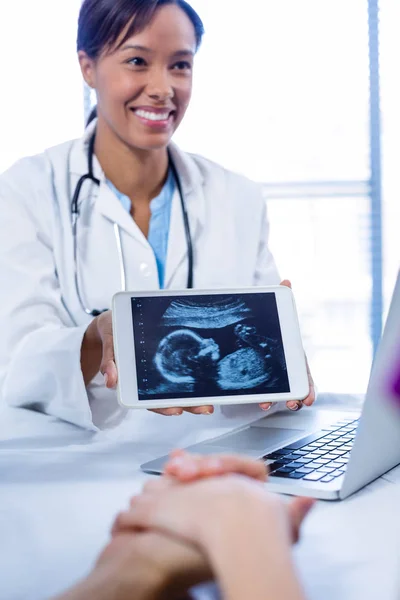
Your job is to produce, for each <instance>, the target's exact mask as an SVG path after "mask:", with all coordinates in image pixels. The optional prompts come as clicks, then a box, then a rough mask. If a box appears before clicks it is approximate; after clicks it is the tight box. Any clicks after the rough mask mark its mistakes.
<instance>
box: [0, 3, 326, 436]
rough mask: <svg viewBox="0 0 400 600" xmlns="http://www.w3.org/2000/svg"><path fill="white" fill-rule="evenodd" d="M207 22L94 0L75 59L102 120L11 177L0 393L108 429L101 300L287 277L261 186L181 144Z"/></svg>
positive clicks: (116, 418)
mask: <svg viewBox="0 0 400 600" xmlns="http://www.w3.org/2000/svg"><path fill="white" fill-rule="evenodd" d="M202 35H203V25H202V22H201V20H200V18H199V16H198V15H197V14H196V13H195V11H194V10H193V9H192V8H191V7H190V6H189V4H187V3H186V2H185V1H184V0H130V1H127V0H85V1H84V2H83V5H82V8H81V12H80V16H79V30H78V56H79V62H80V66H81V70H82V74H83V77H84V79H85V81H86V83H87V84H88V85H89V86H90V87H91V88H93V89H95V91H96V95H97V117H96V118H95V119H94V120H93V121H92V122H91V123H90V125H89V126H88V127H87V130H86V131H85V133H84V136H83V138H82V139H79V140H75V141H72V142H66V143H64V144H62V145H60V146H57V147H55V148H51V149H49V150H47V151H45V152H44V153H43V154H41V155H39V156H35V157H31V158H25V159H23V160H21V161H20V162H18V163H17V164H16V165H14V166H13V167H12V168H11V169H10V170H9V171H8V172H6V173H5V174H4V175H2V177H1V178H0V214H1V218H0V289H1V298H2V305H1V311H0V331H1V332H2V335H1V338H0V394H1V398H2V400H3V401H6V402H8V403H9V404H11V405H14V406H27V407H32V408H35V409H36V410H42V411H45V412H47V413H50V414H52V415H54V416H57V417H59V418H62V419H65V420H68V421H70V422H73V423H75V424H77V425H80V426H84V427H88V428H93V427H96V426H97V427H112V426H114V425H116V424H117V423H119V422H121V420H122V419H123V418H124V417H125V415H126V411H124V410H123V409H122V408H121V407H120V406H119V405H118V403H117V397H116V392H115V389H114V388H115V384H116V381H117V371H116V367H115V363H114V356H113V349H112V326H111V313H110V311H108V312H103V311H105V309H109V307H110V305H111V299H112V296H113V294H114V293H115V292H117V291H119V290H121V289H128V290H149V289H157V288H159V287H161V288H162V287H164V288H175V289H177V288H178V289H179V288H185V287H196V288H222V287H246V286H257V285H268V284H277V283H279V276H278V273H277V270H276V267H275V263H274V260H273V257H272V255H271V253H270V251H269V248H268V236H269V230H268V221H267V215H266V207H265V203H264V201H263V199H262V194H261V190H260V187H259V186H258V185H256V184H254V183H252V182H250V181H248V180H247V179H245V178H243V177H241V176H239V175H236V174H234V173H230V172H229V171H226V170H225V169H223V168H221V167H219V166H218V165H216V164H214V163H212V162H210V161H208V160H206V159H204V158H201V157H199V156H193V155H189V154H186V153H184V152H182V151H181V150H180V149H179V148H177V147H176V146H175V145H174V144H173V143H172V142H171V137H172V135H173V133H174V132H175V131H176V129H177V127H178V126H179V124H180V123H181V121H182V119H183V117H184V115H185V112H186V109H187V107H188V104H189V101H190V97H191V92H192V75H193V61H194V56H195V54H196V51H197V50H198V48H199V46H200V43H201V40H202ZM234 101H235V99H234V90H230V93H229V97H227V102H234ZM251 104H252V99H251V98H250V97H249V106H251ZM237 118H238V119H240V118H246V117H245V107H240V106H238V113H237ZM203 119H204V126H205V127H206V126H207V115H206V114H204V115H203ZM234 126H235V125H234V123H232V128H233V134H234ZM212 134H213V132H211V131H210V135H212ZM313 401H314V390H313V384H312V380H311V378H310V395H309V397H308V398H307V399H306V400H305V401H304V404H306V405H311V404H312V402H313ZM299 406H300V403H291V404H290V406H289V408H292V409H298V407H299ZM263 408H268V405H267V406H264V407H263ZM160 412H163V414H167V415H172V414H181V413H182V410H181V409H169V410H165V411H160ZM191 412H193V413H195V414H199V413H200V414H202V413H206V414H209V413H212V412H213V407H207V406H206V407H200V408H199V407H198V408H194V409H191Z"/></svg>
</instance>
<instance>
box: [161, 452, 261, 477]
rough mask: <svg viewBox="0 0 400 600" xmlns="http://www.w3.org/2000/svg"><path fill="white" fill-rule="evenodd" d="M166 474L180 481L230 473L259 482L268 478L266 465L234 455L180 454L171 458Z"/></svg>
mask: <svg viewBox="0 0 400 600" xmlns="http://www.w3.org/2000/svg"><path fill="white" fill-rule="evenodd" d="M165 473H166V474H167V475H170V476H173V477H176V478H177V479H179V480H180V481H193V480H195V479H200V478H202V477H215V476H218V475H226V474H230V473H236V474H239V475H245V476H247V477H250V478H252V479H257V480H259V481H265V480H266V478H267V469H266V467H265V465H264V463H262V462H261V461H258V460H253V459H250V458H246V457H243V456H239V455H234V454H232V455H229V454H226V455H223V454H222V455H211V456H199V455H197V456H196V455H190V454H184V453H182V452H180V453H179V454H176V455H174V456H173V457H171V459H170V460H169V462H168V463H167V465H166V466H165Z"/></svg>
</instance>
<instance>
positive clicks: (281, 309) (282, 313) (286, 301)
mask: <svg viewBox="0 0 400 600" xmlns="http://www.w3.org/2000/svg"><path fill="white" fill-rule="evenodd" d="M258 293H259V294H265V293H274V294H275V298H276V304H277V309H278V317H279V323H280V327H281V334H282V341H283V347H284V352H285V358H286V365H287V374H288V379H289V387H290V390H291V391H290V392H285V393H279V394H277V393H273V394H249V395H245V396H240V395H239V396H238V395H232V396H221V397H207V398H190V399H188V400H185V399H182V398H177V399H176V400H171V399H167V400H139V397H138V385H137V374H136V369H135V368H132V365H135V364H136V358H135V344H134V330H133V316H132V303H131V298H140V297H146V298H150V297H153V298H154V297H160V296H167V297H171V298H174V297H176V296H205V295H219V294H240V295H243V294H258ZM112 318H113V334H114V353H115V359H116V363H117V369H118V388H117V389H118V401H119V403H120V404H121V406H123V407H124V408H135V409H137V408H142V409H148V408H153V409H155V408H173V407H183V408H185V407H191V406H203V405H207V406H208V405H228V404H260V403H264V402H287V401H288V400H303V399H304V398H306V397H307V396H308V393H309V381H308V374H307V364H306V358H305V353H304V349H303V344H302V339H301V333H300V325H299V320H298V316H297V311H296V306H295V301H294V296H293V293H292V290H291V289H290V288H288V287H286V286H279V285H278V286H268V287H257V288H244V289H237V288H236V289H214V290H202V289H192V290H154V291H146V292H144V291H139V292H119V293H117V294H115V296H114V297H113V310H112Z"/></svg>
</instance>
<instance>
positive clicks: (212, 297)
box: [113, 286, 309, 409]
mask: <svg viewBox="0 0 400 600" xmlns="http://www.w3.org/2000/svg"><path fill="white" fill-rule="evenodd" d="M113 330H114V349H115V358H116V363H117V369H118V397H119V402H120V403H121V404H122V405H123V406H124V407H129V408H146V409H147V408H166V407H176V406H179V407H186V406H201V405H215V404H241V403H261V402H277V401H285V402H286V401H288V400H302V399H304V398H306V397H307V395H308V392H309V383H308V376H307V367H306V360H305V354H304V350H303V345H302V340H301V335H300V328H299V322H298V317H297V313H296V308H295V303H294V298H293V293H292V291H291V289H290V288H287V287H284V286H274V287H268V288H251V289H241V290H238V289H236V290H232V289H229V290H218V291H215V290H214V291H209V290H207V291H206V290H184V291H175V290H162V291H153V292H121V293H118V294H116V295H115V296H114V298H113Z"/></svg>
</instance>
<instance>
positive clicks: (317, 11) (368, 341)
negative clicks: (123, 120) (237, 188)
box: [176, 0, 400, 392]
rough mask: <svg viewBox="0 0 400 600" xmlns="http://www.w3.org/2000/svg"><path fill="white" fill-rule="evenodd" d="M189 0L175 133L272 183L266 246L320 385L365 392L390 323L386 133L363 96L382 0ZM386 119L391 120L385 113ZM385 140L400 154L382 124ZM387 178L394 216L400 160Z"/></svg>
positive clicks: (391, 8) (389, 50)
mask: <svg viewBox="0 0 400 600" xmlns="http://www.w3.org/2000/svg"><path fill="white" fill-rule="evenodd" d="M193 5H194V6H195V8H197V9H198V11H199V13H200V14H201V15H202V16H203V17H204V21H205V25H206V30H207V35H206V38H205V41H204V46H203V48H202V49H201V51H200V54H199V56H198V63H197V67H196V69H197V72H196V86H195V92H194V99H193V104H192V107H191V109H190V113H189V114H188V116H187V118H186V121H185V122H184V124H183V125H182V128H181V129H180V131H179V132H178V135H177V138H176V139H177V141H179V142H180V144H181V145H182V146H183V147H185V148H186V149H188V150H191V151H194V152H199V153H202V154H205V155H206V156H208V157H210V158H212V159H214V160H216V161H218V162H220V163H222V164H224V165H225V166H227V167H228V168H232V169H235V170H237V171H240V172H242V173H244V174H245V175H247V176H249V177H251V178H254V179H257V180H258V181H260V182H262V183H264V189H265V195H266V198H267V199H268V205H269V214H270V221H271V227H272V233H271V235H272V238H271V245H272V248H273V250H274V254H275V257H276V259H277V262H278V266H279V268H280V271H281V274H282V276H284V277H285V278H286V277H287V278H290V279H291V280H292V283H293V287H294V290H295V293H296V299H297V304H298V309H299V313H300V320H301V324H302V329H303V336H304V341H305V346H306V350H307V354H308V356H309V359H310V363H311V368H312V371H313V374H314V376H315V379H316V382H317V384H318V386H319V388H320V389H321V390H329V391H337V392H364V391H365V389H366V385H367V380H368V376H369V370H370V365H371V360H372V354H373V349H374V345H375V346H376V343H377V338H378V336H379V329H380V323H381V317H382V306H381V299H382V298H381V293H380V277H381V276H382V262H381V256H380V244H381V237H380V229H379V222H380V217H381V212H380V206H379V202H377V197H376V195H375V196H374V195H373V192H375V191H376V189H377V186H376V185H375V183H376V181H375V179H371V178H372V177H375V175H376V172H377V169H378V167H379V153H377V152H376V150H377V149H378V150H379V148H378V146H377V144H376V142H377V133H379V129H376V130H373V133H374V134H375V139H374V137H373V136H371V135H370V133H371V130H370V93H369V91H370V63H369V58H371V60H372V61H374V60H375V58H376V54H377V47H376V41H377V39H376V37H375V36H374V24H375V21H374V17H375V16H376V9H377V7H376V2H375V0H370V2H368V1H367V0H352V2H348V0H324V2H321V1H320V0H301V1H299V0H280V2H276V1H275V0H262V1H260V0H247V2H246V8H245V10H243V8H240V7H239V5H238V4H237V5H235V3H233V2H232V1H230V0H218V3H215V2H213V1H212V0H196V1H194V2H193ZM385 12H386V14H384V13H385ZM369 15H370V17H371V18H370V22H369V20H368V16H369ZM396 17H397V20H396ZM398 17H399V6H398V2H397V1H396V0H382V21H383V25H382V34H383V36H386V37H387V38H391V41H390V40H389V39H386V41H385V43H383V44H382V53H384V52H385V55H386V60H387V61H389V64H391V65H392V69H390V68H388V69H387V70H388V72H390V75H389V74H388V75H385V77H386V80H387V81H386V87H387V93H388V94H389V97H390V90H391V88H392V87H393V86H394V84H393V83H392V82H391V80H390V78H391V77H392V78H394V69H393V67H394V61H395V56H396V53H395V51H397V56H398V51H399V48H398V46H399V42H398V40H397V38H398V36H396V25H395V24H396V23H398V22H399V19H398ZM369 24H370V26H371V34H372V37H371V44H372V46H371V48H369V28H368V25H369ZM389 46H390V47H389ZM369 49H370V50H371V57H369ZM387 65H388V64H387ZM373 67H374V63H372V68H373ZM376 83H377V82H376V81H373V82H372V85H373V86H375V87H374V89H373V92H374V93H375V95H376V96H377V97H379V96H378V93H379V90H377V87H376ZM371 97H372V100H376V97H374V96H373V95H372V96H371ZM396 98H397V102H395V101H393V102H392V103H391V108H392V112H396V111H397V113H396V114H397V119H398V114H399V109H398V107H399V106H400V102H399V98H398V92H397V96H396ZM395 106H397V109H396V108H395ZM377 108H379V107H377V106H376V105H374V106H373V109H374V110H375V111H376V110H377ZM378 115H379V111H378ZM374 118H375V119H376V112H375V115H374ZM387 118H388V122H391V120H392V118H393V115H392V116H389V110H387ZM397 122H398V123H399V121H398V120H397ZM377 125H379V122H378V123H377ZM210 132H212V134H211V133H210ZM371 137H372V140H373V142H374V147H371V144H370V139H371ZM394 139H395V140H396V142H397V140H398V139H400V137H399V135H398V131H397V135H396V136H394ZM378 141H379V140H378ZM384 141H385V142H386V151H387V154H388V155H389V156H391V160H392V161H394V160H396V159H395V156H394V153H393V143H394V140H392V143H389V142H388V140H387V132H386V138H384ZM397 143H398V142H397ZM371 155H372V157H373V160H374V161H375V162H372V167H373V172H372V173H371V169H370V165H371ZM398 156H399V153H397V157H398ZM392 164H393V163H392ZM378 174H379V173H378ZM391 174H392V179H391V185H390V184H389V173H387V180H386V184H385V188H384V191H385V196H384V205H385V209H386V210H387V214H391V215H392V216H394V217H395V216H397V223H398V222H399V219H398V216H399V215H398V211H399V209H398V208H397V207H398V206H399V205H400V203H399V202H397V204H396V203H395V202H393V199H392V194H393V190H395V189H396V187H397V186H396V187H395V186H394V185H393V184H394V179H395V175H394V174H395V170H394V168H393V170H392V172H391ZM378 184H379V182H378ZM372 200H374V202H375V204H373V202H372ZM378 201H379V197H378ZM372 210H374V213H372V212H371V211H372ZM372 214H374V217H373V218H372V216H371V215H372ZM385 214H386V213H385ZM397 229H398V226H397V227H396V225H395V224H394V223H393V222H392V221H390V220H389V221H385V231H386V234H387V236H388V237H387V239H386V247H385V250H386V254H387V255H388V257H389V260H388V262H387V263H385V271H384V274H385V299H386V306H387V300H388V299H389V298H390V294H391V291H392V287H393V284H394V277H395V273H396V269H397V268H398V262H399V254H400V253H399V251H398V250H399V248H395V247H394V244H393V242H394V239H395V236H396V235H398V234H397ZM373 265H374V269H373V268H372V266H373ZM373 342H374V343H373Z"/></svg>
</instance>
